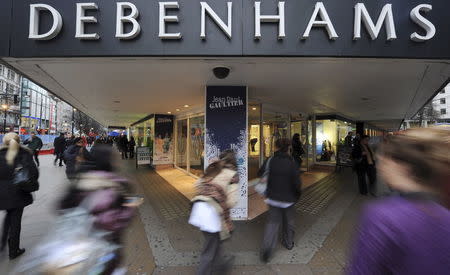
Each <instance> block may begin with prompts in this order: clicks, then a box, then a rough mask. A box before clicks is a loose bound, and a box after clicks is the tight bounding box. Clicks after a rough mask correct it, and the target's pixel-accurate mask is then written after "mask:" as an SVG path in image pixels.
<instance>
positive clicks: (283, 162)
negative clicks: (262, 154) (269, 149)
mask: <svg viewBox="0 0 450 275" xmlns="http://www.w3.org/2000/svg"><path fill="white" fill-rule="evenodd" d="M266 163H267V160H266V161H265V162H264V164H263V165H262V166H261V168H260V170H259V172H258V175H259V176H262V175H263V174H264V170H265V169H266ZM269 166H270V167H269V169H270V170H269V179H268V182H267V190H266V195H267V198H269V199H272V200H276V201H282V202H297V201H298V199H299V198H300V195H301V191H300V190H301V181H300V174H299V170H298V166H297V164H296V163H295V162H294V160H293V159H292V157H291V156H289V154H288V153H283V152H275V154H274V156H273V157H272V158H271V159H270V164H269Z"/></svg>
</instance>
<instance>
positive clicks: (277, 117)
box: [262, 112, 290, 159]
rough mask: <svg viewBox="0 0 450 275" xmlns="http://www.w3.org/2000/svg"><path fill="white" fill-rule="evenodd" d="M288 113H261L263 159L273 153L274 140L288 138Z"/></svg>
mask: <svg viewBox="0 0 450 275" xmlns="http://www.w3.org/2000/svg"><path fill="white" fill-rule="evenodd" d="M289 121H290V118H289V115H288V114H283V113H269V112H268V113H263V123H262V125H263V131H262V132H263V142H264V143H263V152H264V159H267V158H269V157H270V156H272V155H273V153H274V150H275V148H274V147H275V141H276V140H277V139H280V138H289V126H290V125H289Z"/></svg>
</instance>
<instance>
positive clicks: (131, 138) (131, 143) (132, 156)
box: [128, 136, 136, 159]
mask: <svg viewBox="0 0 450 275" xmlns="http://www.w3.org/2000/svg"><path fill="white" fill-rule="evenodd" d="M134 147H136V141H135V140H134V137H133V136H131V137H130V142H129V143H128V150H129V152H130V159H133V158H134Z"/></svg>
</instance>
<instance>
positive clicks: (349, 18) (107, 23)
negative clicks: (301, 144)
mask: <svg viewBox="0 0 450 275" xmlns="http://www.w3.org/2000/svg"><path fill="white" fill-rule="evenodd" d="M11 2H13V5H14V7H13V9H12V14H13V17H12V18H13V19H12V23H8V18H9V15H10V14H11V7H9V6H10V4H11ZM1 5H2V7H1V9H0V12H1V15H2V17H1V18H2V19H1V20H2V22H3V21H4V22H5V25H3V26H2V28H1V29H2V32H8V30H9V29H12V32H11V49H10V51H9V55H10V56H13V57H46V56H49V57H51V56H55V57H60V56H338V57H339V56H348V57H351V56H355V57H387V58H390V57H398V58H437V59H448V58H450V50H449V49H448V45H449V44H450V28H449V27H448V26H449V25H450V21H449V17H448V11H449V10H450V1H448V0H428V1H424V0H408V1H405V0H383V1H374V0H340V1H337V0H322V1H311V0H296V1H287V0H285V1H278V0H265V1H254V0H228V1H222V0H203V1H201V0H178V1H157V0H130V1H128V2H116V1H110V0H96V1H93V2H91V3H86V2H81V1H75V0H64V1H61V0H42V1H39V2H37V3H36V1H33V0H14V1H10V0H9V1H6V0H4V1H2V3H1ZM30 23H31V24H30ZM4 26H9V27H6V28H5V27H4ZM8 37H9V36H8V33H5V34H4V35H2V41H1V43H0V44H1V45H0V47H1V48H2V49H3V51H4V49H5V48H6V47H8V45H9V41H8V40H9V39H8ZM3 38H5V39H3Z"/></svg>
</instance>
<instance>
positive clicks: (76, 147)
mask: <svg viewBox="0 0 450 275" xmlns="http://www.w3.org/2000/svg"><path fill="white" fill-rule="evenodd" d="M73 143H74V144H72V145H70V146H69V147H68V148H67V149H66V151H65V152H64V159H65V160H66V175H67V178H68V179H74V178H75V177H76V175H77V172H78V168H79V166H80V164H81V163H82V162H84V161H87V160H91V154H90V153H89V152H88V150H87V149H86V147H84V146H83V144H84V142H83V139H82V138H81V137H77V138H75V139H74V141H73Z"/></svg>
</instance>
